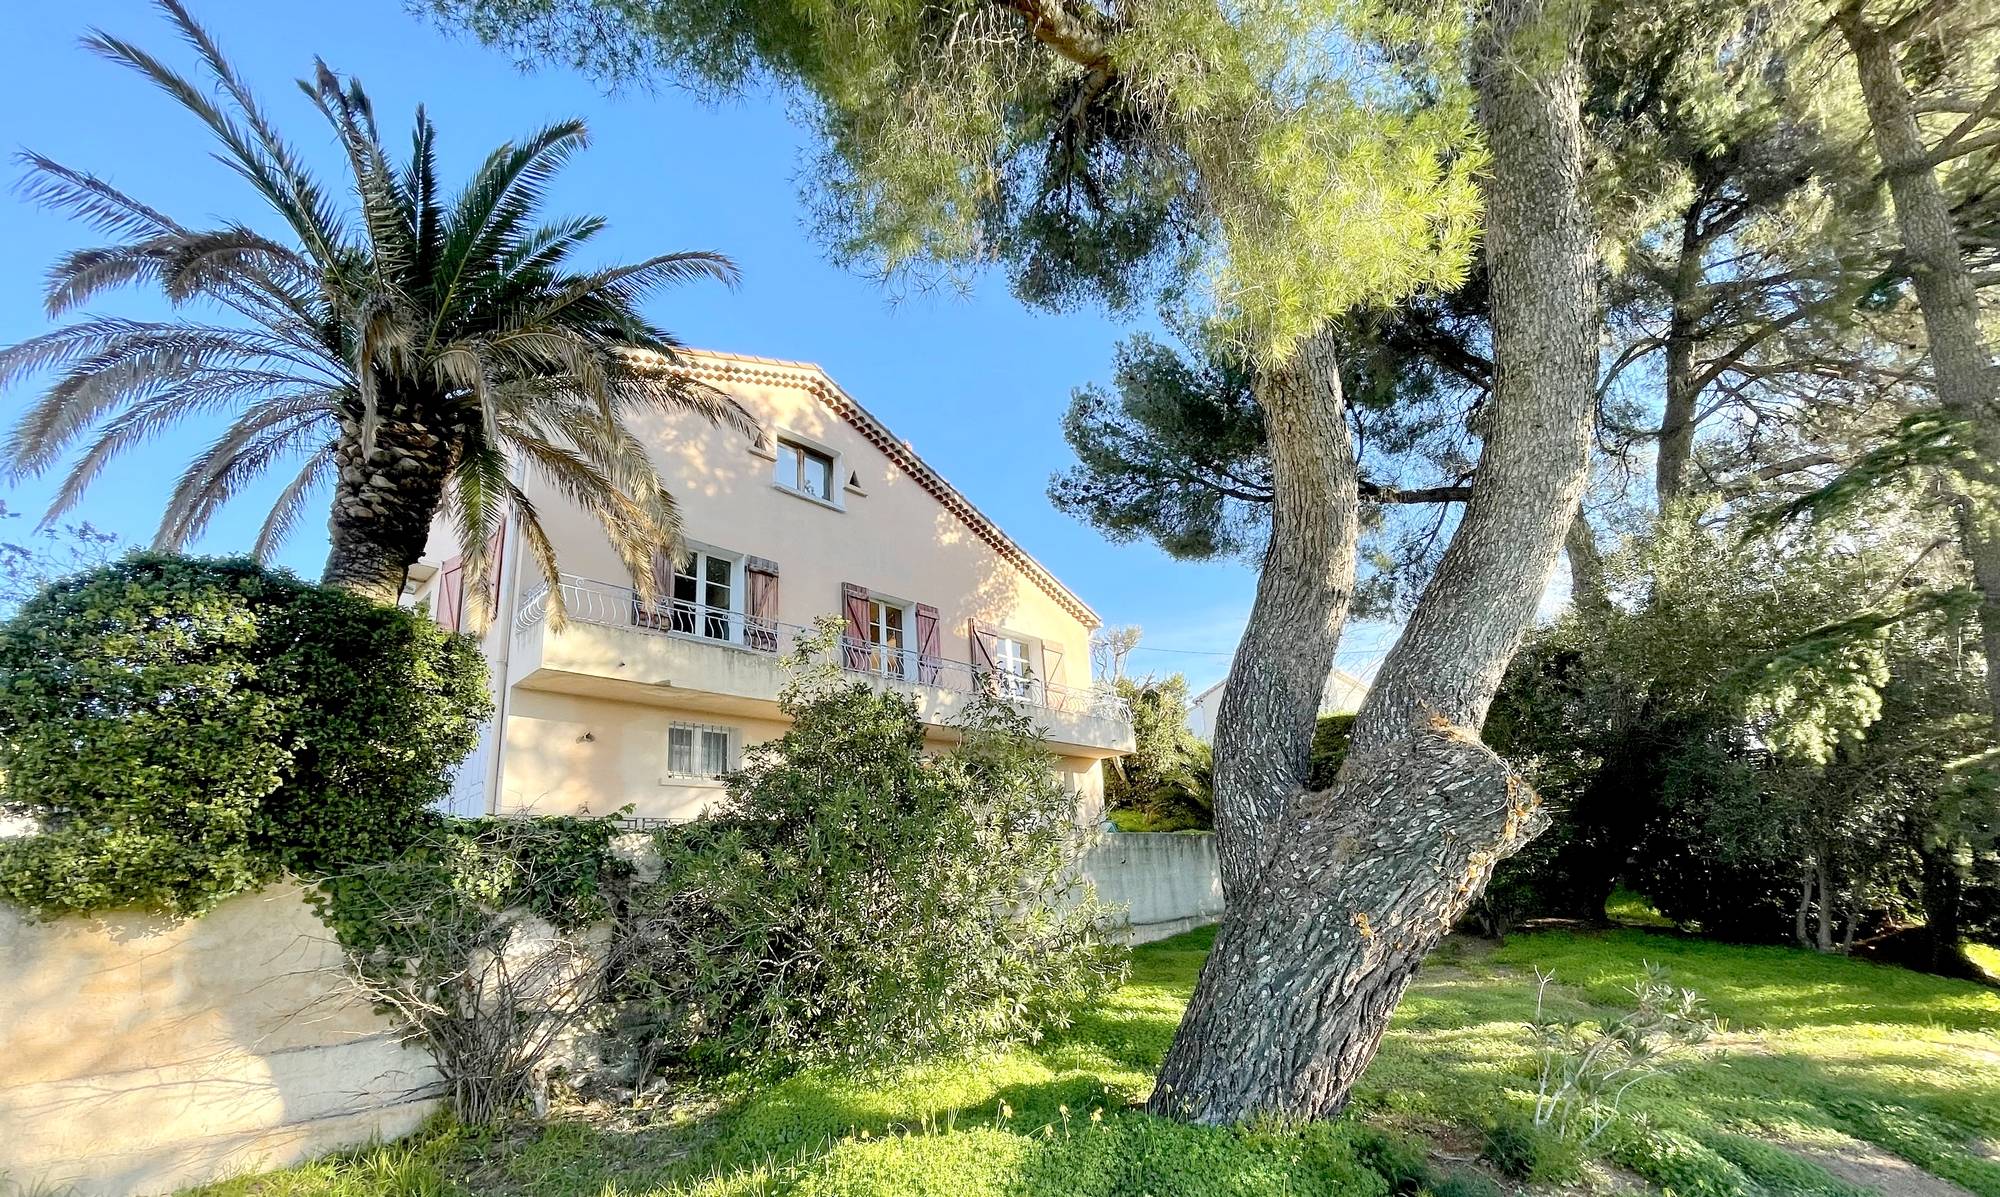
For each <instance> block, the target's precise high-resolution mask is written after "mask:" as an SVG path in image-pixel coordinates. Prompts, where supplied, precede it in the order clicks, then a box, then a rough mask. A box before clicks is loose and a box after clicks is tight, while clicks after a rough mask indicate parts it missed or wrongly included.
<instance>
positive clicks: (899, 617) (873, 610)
mask: <svg viewBox="0 0 2000 1197" xmlns="http://www.w3.org/2000/svg"><path fill="white" fill-rule="evenodd" d="M909 626H910V615H909V610H908V608H906V607H904V606H903V605H902V604H900V603H894V602H890V601H888V600H886V599H878V598H870V599H869V600H868V672H870V673H879V674H881V675H882V676H883V677H893V678H899V679H900V678H906V677H907V675H908V670H907V668H906V665H905V662H906V660H907V651H906V647H905V646H906V645H907V644H908V643H909V640H908V631H909Z"/></svg>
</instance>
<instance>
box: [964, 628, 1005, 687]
mask: <svg viewBox="0 0 2000 1197" xmlns="http://www.w3.org/2000/svg"><path fill="white" fill-rule="evenodd" d="M965 630H966V639H967V640H969V641H971V643H972V676H973V679H974V680H975V681H976V682H977V683H978V684H979V685H981V686H985V687H988V688H991V687H992V685H993V675H994V674H996V673H998V672H1000V666H999V665H997V664H995V663H994V660H993V650H994V649H995V648H997V647H999V646H998V645H997V644H996V643H994V642H995V641H996V640H998V639H999V637H997V636H995V635H994V634H993V632H992V630H991V629H988V628H984V627H981V626H980V625H979V621H978V620H976V619H974V620H968V621H967V622H966V625H965Z"/></svg>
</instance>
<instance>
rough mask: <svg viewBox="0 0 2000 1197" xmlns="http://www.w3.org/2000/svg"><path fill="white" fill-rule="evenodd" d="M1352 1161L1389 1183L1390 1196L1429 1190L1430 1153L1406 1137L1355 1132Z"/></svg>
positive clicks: (1367, 1130)
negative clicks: (1373, 1171) (1372, 1170)
mask: <svg viewBox="0 0 2000 1197" xmlns="http://www.w3.org/2000/svg"><path fill="white" fill-rule="evenodd" d="M1354 1158H1355V1159H1356V1160H1358V1161H1360V1162H1361V1163H1362V1164H1365V1165H1367V1166H1368V1167H1369V1168H1372V1169H1374V1170H1375V1172H1376V1173H1377V1174H1378V1175H1380V1176H1381V1177H1382V1179H1383V1180H1385V1181H1388V1182H1389V1191H1390V1192H1391V1193H1416V1192H1419V1191H1421V1190H1423V1189H1425V1188H1426V1187H1428V1186H1430V1184H1431V1181H1432V1178H1433V1173H1432V1171H1431V1161H1430V1153H1429V1152H1427V1151H1426V1150H1425V1149H1424V1145H1423V1144H1422V1143H1420V1142H1418V1141H1417V1140H1415V1139H1413V1138H1410V1137H1409V1136H1408V1135H1399V1134H1395V1133H1393V1132H1390V1131H1385V1130H1378V1129H1376V1128H1375V1127H1370V1126H1364V1127H1357V1128H1356V1129H1355V1131H1354Z"/></svg>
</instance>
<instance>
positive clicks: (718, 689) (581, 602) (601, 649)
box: [507, 574, 1132, 756]
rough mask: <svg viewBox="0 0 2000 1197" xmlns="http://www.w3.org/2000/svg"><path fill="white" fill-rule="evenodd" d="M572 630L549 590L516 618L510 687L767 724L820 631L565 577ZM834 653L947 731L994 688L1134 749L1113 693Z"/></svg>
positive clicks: (908, 653)
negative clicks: (795, 662) (553, 619)
mask: <svg viewBox="0 0 2000 1197" xmlns="http://www.w3.org/2000/svg"><path fill="white" fill-rule="evenodd" d="M557 585H558V589H559V591H560V594H561V597H562V604H563V609H564V610H565V612H566V613H567V616H568V623H567V625H566V626H565V627H564V628H563V630H562V631H560V632H558V631H555V630H553V629H552V628H551V627H550V626H549V619H548V615H549V599H550V592H549V588H548V587H546V586H545V587H543V588H541V589H540V590H538V591H536V592H535V593H534V594H532V595H530V596H529V597H528V598H527V599H526V600H525V601H524V602H523V603H522V604H521V607H520V610H519V611H518V612H517V613H516V615H515V618H514V649H513V652H512V654H511V656H510V658H509V662H508V671H507V672H508V681H509V683H510V684H513V685H518V686H523V687H526V688H528V689H541V690H558V691H564V692H568V693H575V694H586V695H595V696H599V697H607V698H618V699H622V700H626V701H633V702H642V703H650V704H654V705H680V704H687V705H694V706H698V707H701V708H702V709H706V710H713V711H717V712H721V713H736V714H741V715H748V716H753V717H761V718H769V717H771V716H773V715H774V714H775V713H776V710H777V702H778V692H779V690H780V689H781V688H782V687H783V685H784V683H785V680H786V671H785V663H786V662H787V661H788V660H789V659H790V658H791V657H792V656H793V655H794V654H795V653H796V652H797V651H798V649H799V648H800V647H801V645H802V644H804V643H806V641H807V638H808V637H809V636H811V635H812V634H813V633H812V632H811V630H810V629H807V628H802V627H797V626H795V625H792V624H785V623H778V622H775V621H772V620H767V619H758V618H754V617H752V616H748V615H745V614H743V613H742V612H740V611H724V610H721V609H718V608H713V607H704V606H701V605H699V604H695V603H686V602H678V601H668V600H657V601H654V602H650V603H649V602H645V601H643V600H641V598H640V597H639V595H638V593H637V592H635V591H633V590H632V589H631V588H629V587H624V586H614V585H611V584H609V583H605V582H596V581H592V580H590V579H588V578H579V577H575V576H572V575H568V574H565V575H563V577H562V578H561V579H560V581H559V582H558V584H557ZM831 651H832V655H833V656H834V657H835V659H836V663H837V664H838V665H839V666H840V668H841V670H842V672H843V673H845V674H847V675H849V676H852V677H855V678H858V679H864V680H867V681H869V682H871V683H873V684H875V685H876V686H878V687H879V688H882V689H885V690H895V691H897V692H899V693H903V694H907V695H909V696H910V697H911V698H912V699H913V700H914V701H915V703H916V706H917V715H918V717H919V718H921V719H922V720H923V721H924V722H925V723H926V724H929V725H932V726H935V727H946V726H949V725H951V724H953V723H954V722H956V721H957V720H958V719H959V718H960V717H962V715H963V713H964V711H965V708H966V705H967V703H968V702H969V701H970V700H971V699H972V697H973V696H974V695H976V694H980V693H985V692H992V693H998V694H999V695H1001V696H1002V697H1003V698H1005V699H1007V700H1008V701H1009V702H1011V703H1014V704H1016V705H1017V706H1018V707H1019V708H1020V709H1022V710H1023V711H1025V712H1027V714H1028V715H1029V716H1030V717H1031V718H1032V719H1033V720H1034V722H1035V724H1036V726H1037V727H1039V728H1040V729H1041V731H1042V734H1043V735H1044V736H1046V737H1047V738H1048V740H1049V743H1050V745H1051V746H1052V747H1054V748H1055V749H1056V750H1057V751H1059V752H1069V753H1080V754H1085V755H1091V756H1104V755H1108V754H1112V753H1122V752H1129V751H1131V749H1132V717H1131V711H1130V710H1129V709H1128V708H1127V707H1126V705H1125V701H1124V700H1123V699H1122V698H1120V697H1119V696H1118V695H1117V694H1116V693H1114V692H1112V691H1111V690H1109V689H1098V688H1090V689H1084V688H1078V687H1072V686H1062V685H1055V684H1052V683H1049V682H1045V681H1043V680H1042V679H1040V678H1036V677H1017V676H1012V675H1008V674H1001V673H993V672H988V671H986V670H976V669H974V668H973V667H972V666H971V665H969V664H967V663H965V662H963V661H953V660H948V659H945V658H942V657H931V656H924V655H921V654H919V653H918V652H916V651H915V650H913V649H901V648H889V647H885V646H882V645H877V644H869V643H863V642H859V641H856V640H853V639H851V638H848V637H841V638H840V639H839V640H838V642H837V643H836V644H835V645H834V646H833V647H832V650H831Z"/></svg>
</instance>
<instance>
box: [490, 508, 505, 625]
mask: <svg viewBox="0 0 2000 1197" xmlns="http://www.w3.org/2000/svg"><path fill="white" fill-rule="evenodd" d="M506 550H507V521H505V520H501V521H500V526H499V527H498V528H495V529H493V535H491V536H489V537H487V538H486V618H488V619H497V618H499V616H500V574H501V569H500V563H501V562H502V561H504V560H505V559H506V558H505V557H504V556H503V554H504V553H505V552H506Z"/></svg>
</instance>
